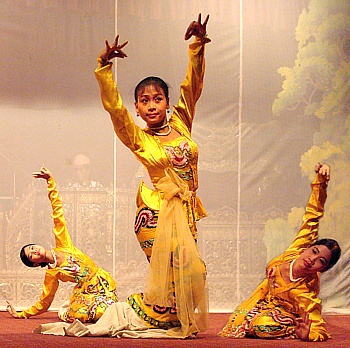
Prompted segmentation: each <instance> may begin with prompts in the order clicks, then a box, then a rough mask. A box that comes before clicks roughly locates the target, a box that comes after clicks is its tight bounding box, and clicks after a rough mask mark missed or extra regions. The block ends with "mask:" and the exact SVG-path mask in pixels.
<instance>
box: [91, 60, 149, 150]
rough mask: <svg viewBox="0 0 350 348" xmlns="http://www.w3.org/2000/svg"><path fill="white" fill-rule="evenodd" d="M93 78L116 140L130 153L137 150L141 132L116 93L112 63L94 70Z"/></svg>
mask: <svg viewBox="0 0 350 348" xmlns="http://www.w3.org/2000/svg"><path fill="white" fill-rule="evenodd" d="M95 77H96V79H97V82H98V84H99V86H100V94H101V100H102V104H103V107H104V109H105V110H106V111H107V112H108V113H109V114H110V117H111V121H112V123H113V128H114V131H115V133H116V135H117V136H118V138H119V139H120V140H121V141H122V142H123V144H124V145H125V146H127V147H128V148H129V149H130V150H131V151H133V152H135V151H136V150H137V149H138V147H139V146H138V144H142V139H138V138H142V137H143V131H142V129H141V128H140V127H138V126H137V125H136V124H135V122H134V120H133V118H132V117H131V115H130V114H129V112H128V110H127V109H126V108H125V106H124V105H123V100H122V97H121V95H120V94H119V92H118V88H117V85H116V83H115V81H114V78H113V72H112V63H109V64H107V65H105V66H103V67H98V68H97V69H96V70H95Z"/></svg>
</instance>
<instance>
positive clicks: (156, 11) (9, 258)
mask: <svg viewBox="0 0 350 348" xmlns="http://www.w3.org/2000/svg"><path fill="white" fill-rule="evenodd" d="M198 13H202V19H204V18H205V16H206V15H207V14H210V20H209V23H208V34H209V37H210V38H211V39H212V42H211V43H210V44H208V45H207V46H206V76H205V81H204V90H203V93H202V96H201V99H200V101H199V103H198V106H197V111H196V118H195V123H194V127H193V137H194V139H195V140H196V141H197V143H198V145H199V150H200V160H199V180H200V182H199V187H200V188H199V191H198V195H199V196H200V198H201V199H202V201H203V203H204V205H205V207H206V208H207V211H208V213H209V216H208V217H207V218H206V219H203V220H202V221H201V222H199V224H198V228H199V242H198V243H199V247H200V251H201V254H202V256H203V258H204V260H205V262H206V264H207V268H208V281H209V290H210V310H211V311H212V312H214V311H229V312H230V311H232V310H234V308H235V307H236V305H237V304H238V303H239V302H240V301H241V300H243V299H244V298H246V297H247V296H249V295H250V293H251V291H252V290H253V289H254V288H255V287H256V286H257V284H258V283H259V282H260V281H261V280H262V279H263V277H264V273H265V266H266V263H267V262H268V261H269V260H270V259H271V258H272V257H274V256H276V255H277V254H279V253H280V252H282V251H283V250H284V249H285V248H286V247H287V246H288V245H289V243H290V242H291V241H292V239H293V237H294V236H295V234H296V233H297V231H298V228H299V226H300V224H301V222H302V214H303V211H304V207H305V205H306V204H307V201H308V198H309V194H310V182H311V180H312V179H313V177H314V173H313V167H314V165H315V164H316V163H317V162H319V161H323V162H326V163H328V164H330V165H331V167H332V179H331V181H330V185H329V194H328V200H327V203H326V213H325V217H324V218H323V219H322V221H321V227H320V235H321V237H331V238H335V239H337V240H338V241H339V243H340V244H341V246H342V249H343V256H342V258H341V260H340V261H339V263H338V265H336V266H335V267H334V269H333V270H332V271H330V272H328V273H325V274H324V275H322V287H321V288H322V291H321V296H322V299H323V303H324V309H325V310H329V311H332V310H337V311H346V310H348V309H350V291H349V289H350V284H349V282H350V280H349V279H350V277H349V271H350V270H349V268H350V266H349V254H350V251H349V250H350V248H349V226H350V221H349V216H350V214H349V208H350V207H349V197H350V180H349V172H350V161H349V159H350V156H349V151H350V141H349V140H350V117H349V105H350V100H349V95H350V84H349V81H350V71H349V70H350V69H349V64H350V63H349V62H350V39H349V37H350V4H349V1H347V0H294V1H289V0H219V1H217V0H215V1H214V0H194V1H185V0H178V1H166V0H148V1H143V0H119V1H118V0H69V1H68V0H67V1H66V0H62V1H56V0H37V1H34V0H16V1H7V0H4V1H1V2H0V19H1V20H0V36H1V44H2V47H1V55H0V66H1V68H0V81H1V85H0V88H1V93H0V100H1V103H0V123H1V128H0V129H1V137H0V165H1V168H0V232H1V233H0V245H1V247H0V248H1V252H0V301H1V302H0V306H5V300H9V301H12V302H13V303H15V305H16V306H17V307H18V308H23V307H26V306H29V305H30V304H33V303H35V301H36V300H37V299H38V297H39V295H40V293H41V283H42V280H43V276H44V271H43V270H42V269H35V270H28V269H27V268H26V267H25V266H23V265H22V264H21V262H20V261H19V258H18V252H19V249H20V248H21V247H22V246H23V245H24V244H27V243H30V242H33V243H38V244H42V245H44V246H47V247H50V246H51V245H52V244H53V242H54V239H53V236H52V221H51V217H50V205H49V202H48V199H47V197H46V187H45V182H43V181H39V180H34V179H32V178H31V173H32V172H33V171H37V170H38V169H39V168H40V166H41V165H42V164H45V165H46V166H47V167H48V168H50V169H51V171H52V172H53V174H54V176H55V178H56V181H57V182H58V184H59V188H60V192H61V195H62V199H63V202H64V206H65V209H66V216H67V221H68V227H69V230H70V233H71V235H72V238H73V241H74V242H75V244H76V245H77V246H78V247H79V248H81V249H82V250H83V251H85V252H86V253H87V254H88V255H89V256H91V257H92V258H93V259H94V260H95V261H96V262H97V263H98V264H99V265H100V266H101V267H104V268H106V269H107V270H109V271H110V272H111V273H112V274H113V275H114V277H115V278H116V280H117V283H118V289H119V296H120V299H121V300H123V299H124V298H126V297H127V296H128V295H129V294H131V293H133V292H139V291H142V290H143V286H144V281H145V275H146V272H147V268H148V263H147V262H146V260H145V257H144V255H143V253H142V251H141V249H140V248H139V246H138V244H137V242H136V238H135V235H134V232H133V220H134V212H135V193H136V189H137V185H138V183H139V181H140V179H144V180H146V181H147V178H146V177H145V172H144V170H143V168H142V167H140V165H139V163H138V162H137V161H136V159H135V158H134V157H133V155H132V154H131V153H129V151H128V150H127V149H125V148H124V147H123V146H122V144H121V143H120V142H119V140H117V139H115V137H114V133H113V129H112V126H111V122H110V120H109V116H108V114H107V113H106V112H105V111H104V110H103V107H102V104H101V101H100V96H99V88H98V85H97V82H96V80H95V77H94V69H95V67H96V66H97V61H96V58H97V55H98V53H99V52H100V51H101V50H102V49H103V48H104V40H105V39H108V40H109V41H110V42H112V41H113V40H114V37H115V35H116V34H117V33H118V34H120V42H123V41H125V40H128V41H129V43H128V45H127V46H126V47H125V52H126V53H127V55H128V57H127V58H126V59H124V60H119V61H118V62H117V63H116V64H115V65H114V66H115V76H116V79H117V82H118V87H119V90H120V92H121V94H122V97H123V100H124V103H125V104H126V106H127V107H128V109H129V110H130V112H131V113H133V114H135V120H136V122H140V120H138V119H136V113H135V112H134V106H133V90H134V87H135V85H136V84H137V82H138V81H139V80H141V79H142V78H144V77H146V76H148V75H157V76H161V77H162V78H164V80H165V81H166V82H168V83H169V85H170V86H171V89H170V98H171V100H170V101H171V103H172V104H175V103H176V102H177V98H178V95H179V86H180V83H181V82H182V80H183V78H184V76H185V73H186V67H187V62H188V56H187V47H188V42H186V41H184V38H183V37H184V33H185V30H186V28H187V26H188V25H189V23H190V22H191V21H192V20H196V19H197V17H198ZM141 124H142V123H140V125H141ZM78 154H83V155H84V156H79V157H77V158H76V155H78ZM87 162H89V163H90V164H89V165H88V166H89V169H90V171H91V174H90V180H91V181H89V183H88V184H87V185H79V175H78V174H79V173H78V172H77V168H78V167H77V165H79V164H80V165H81V164H86V163H87ZM71 287H72V285H68V286H67V285H66V284H62V285H61V287H60V289H61V290H60V291H59V293H58V294H57V296H56V299H55V302H54V304H53V307H55V308H57V307H58V306H59V305H60V304H61V303H62V302H63V301H64V300H65V299H66V298H67V296H68V294H69V292H70V291H71Z"/></svg>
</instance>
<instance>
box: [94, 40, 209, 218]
mask: <svg viewBox="0 0 350 348" xmlns="http://www.w3.org/2000/svg"><path fill="white" fill-rule="evenodd" d="M208 42H210V39H209V38H207V37H204V38H203V39H198V38H195V39H194V42H193V43H192V44H190V45H189V58H190V62H189V65H188V69H187V74H186V78H185V80H184V81H183V83H182V84H181V87H180V98H179V101H178V104H177V105H175V106H174V107H173V112H172V116H171V118H170V120H169V124H170V126H171V127H172V128H174V129H175V130H176V131H178V132H179V133H180V134H181V136H180V137H179V138H177V139H175V140H173V141H170V142H166V143H161V142H160V140H159V138H158V137H157V136H155V135H152V134H151V133H150V131H149V130H147V128H145V129H142V128H140V127H139V126H137V125H136V124H135V122H134V121H133V118H132V116H131V115H130V113H129V112H128V110H127V109H126V108H125V106H124V105H123V101H122V98H121V96H120V94H119V92H118V89H117V86H116V83H115V82H114V79H113V74H112V63H109V64H107V65H106V66H103V67H101V65H100V62H99V67H98V68H97V69H96V70H95V76H96V78H97V81H98V83H99V85H100V91H101V99H102V103H103V106H104V108H105V110H106V111H108V112H109V114H110V116H111V120H112V123H113V126H114V131H115V133H116V135H117V136H118V138H119V139H120V140H121V141H122V142H123V144H124V145H125V146H127V147H128V148H129V149H130V150H131V151H132V152H133V153H134V155H135V156H136V158H137V159H138V160H139V161H140V162H141V163H142V164H143V165H144V166H145V168H146V169H147V171H148V174H149V176H150V179H151V181H152V183H153V184H156V183H157V182H158V181H159V179H160V178H162V177H164V176H165V169H167V168H172V169H174V171H175V172H176V173H177V175H179V176H180V177H181V178H182V179H184V180H185V181H186V183H187V184H188V186H189V190H190V191H192V193H195V191H196V190H197V188H198V173H197V162H198V148H197V145H196V143H195V142H194V141H193V140H192V138H191V129H192V123H193V118H194V114H195V108H196V102H197V101H198V99H199V97H200V95H201V92H202V88H203V78H204V70H205V60H204V47H205V44H206V43H208ZM178 153H180V155H179V156H177V155H178ZM185 157H186V158H185ZM139 194H140V195H141V199H142V200H143V201H144V202H145V203H146V205H148V206H150V207H152V208H154V209H157V210H159V206H160V201H161V199H160V198H159V196H158V195H157V194H154V192H153V191H152V192H150V191H149V190H147V188H145V187H144V186H142V185H141V188H140V190H139ZM190 205H191V206H192V207H193V208H194V215H195V217H196V220H197V219H199V218H201V217H203V216H205V215H206V213H205V210H204V208H203V206H202V204H201V202H200V200H198V199H193V201H192V202H191V204H190Z"/></svg>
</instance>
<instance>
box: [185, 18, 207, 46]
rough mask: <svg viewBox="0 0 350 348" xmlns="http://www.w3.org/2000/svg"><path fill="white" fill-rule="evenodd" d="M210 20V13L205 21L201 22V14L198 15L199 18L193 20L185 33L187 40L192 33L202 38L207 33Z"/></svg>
mask: <svg viewBox="0 0 350 348" xmlns="http://www.w3.org/2000/svg"><path fill="white" fill-rule="evenodd" d="M208 20H209V15H207V18H206V19H205V21H204V23H203V24H201V14H199V15H198V20H197V22H196V21H193V22H191V24H190V25H189V26H188V28H187V30H186V33H185V40H188V39H189V38H190V37H191V36H192V35H194V36H196V37H198V38H200V39H202V38H203V37H204V36H205V35H207V23H208Z"/></svg>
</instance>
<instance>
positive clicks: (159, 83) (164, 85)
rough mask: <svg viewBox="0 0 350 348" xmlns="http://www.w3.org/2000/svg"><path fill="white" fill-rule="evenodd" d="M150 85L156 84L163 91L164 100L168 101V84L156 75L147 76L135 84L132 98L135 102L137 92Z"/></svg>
mask: <svg viewBox="0 0 350 348" xmlns="http://www.w3.org/2000/svg"><path fill="white" fill-rule="evenodd" d="M151 85H154V86H158V87H159V88H161V89H162V90H163V91H164V94H165V97H166V100H167V101H168V102H169V86H168V84H167V83H166V82H164V80H162V79H161V78H160V77H157V76H148V77H146V78H144V79H143V80H141V81H140V82H139V83H138V84H137V86H136V87H135V91H134V98H135V101H136V102H137V97H138V94H139V92H140V91H141V90H143V89H144V88H145V87H147V86H151Z"/></svg>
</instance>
